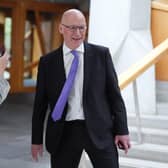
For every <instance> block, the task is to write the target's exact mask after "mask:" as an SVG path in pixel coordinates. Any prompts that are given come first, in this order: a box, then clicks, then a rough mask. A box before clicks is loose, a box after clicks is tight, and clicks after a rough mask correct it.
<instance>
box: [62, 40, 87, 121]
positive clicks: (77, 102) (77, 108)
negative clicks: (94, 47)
mask: <svg viewBox="0 0 168 168" xmlns="http://www.w3.org/2000/svg"><path fill="white" fill-rule="evenodd" d="M75 50H76V51H77V52H78V55H79V65H78V70H77V73H76V77H75V80H74V84H73V87H72V89H71V91H70V95H69V97H68V112H67V115H66V118H65V120H66V121H71V120H78V119H79V120H84V113H83V101H82V97H83V69H84V68H83V62H84V45H83V44H81V45H80V46H79V47H78V48H77V49H75ZM73 58H74V56H73V55H72V53H71V49H69V48H68V47H67V46H66V45H65V43H64V44H63V59H64V68H65V73H66V77H67V76H68V73H69V70H70V67H71V64H72V61H73Z"/></svg>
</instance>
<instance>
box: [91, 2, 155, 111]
mask: <svg viewBox="0 0 168 168" xmlns="http://www.w3.org/2000/svg"><path fill="white" fill-rule="evenodd" d="M150 18H151V0H124V1H123V0H117V1H116V0H103V1H100V0H91V2H90V23H89V34H88V41H89V42H93V43H96V44H101V45H105V46H107V47H109V48H110V51H111V54H112V58H113V62H114V65H115V67H116V70H117V74H118V75H119V74H120V73H122V72H124V71H125V70H127V68H128V67H130V66H131V65H132V64H134V63H135V62H137V61H138V60H140V59H141V58H143V57H144V56H145V54H147V53H148V52H149V51H151V49H152V41H151V32H150ZM137 88H138V98H139V103H140V112H141V114H142V113H145V114H154V113H155V111H156V96H155V73H154V67H151V68H150V69H149V70H148V71H146V72H145V73H144V74H143V75H141V76H140V77H139V78H138V79H137ZM122 95H123V97H124V100H125V103H126V107H127V111H128V113H130V112H132V113H135V110H134V98H133V88H132V84H130V85H129V86H128V87H127V88H125V89H124V90H123V91H122Z"/></svg>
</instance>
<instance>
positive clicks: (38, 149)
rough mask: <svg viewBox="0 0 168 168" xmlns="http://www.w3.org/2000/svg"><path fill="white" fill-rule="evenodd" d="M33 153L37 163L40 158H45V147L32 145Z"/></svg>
mask: <svg viewBox="0 0 168 168" xmlns="http://www.w3.org/2000/svg"><path fill="white" fill-rule="evenodd" d="M31 153H32V158H33V160H35V161H36V162H37V161H38V157H39V156H41V157H42V156H43V145H42V144H40V145H35V144H32V146H31Z"/></svg>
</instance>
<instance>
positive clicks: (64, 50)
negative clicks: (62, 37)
mask: <svg viewBox="0 0 168 168" xmlns="http://www.w3.org/2000/svg"><path fill="white" fill-rule="evenodd" d="M75 50H76V51H77V52H79V53H82V54H83V53H84V44H83V43H82V44H81V45H80V46H79V47H78V48H76V49H75ZM70 52H71V49H70V48H68V47H67V46H66V44H65V43H64V44H63V53H64V55H67V54H69V53H70Z"/></svg>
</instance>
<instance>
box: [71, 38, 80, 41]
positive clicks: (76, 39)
mask: <svg viewBox="0 0 168 168" xmlns="http://www.w3.org/2000/svg"><path fill="white" fill-rule="evenodd" d="M81 39H82V38H72V40H74V41H79V40H81Z"/></svg>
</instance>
